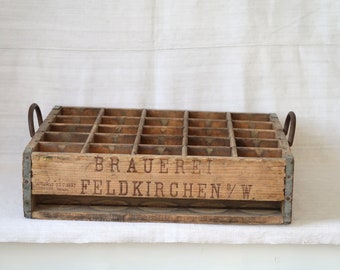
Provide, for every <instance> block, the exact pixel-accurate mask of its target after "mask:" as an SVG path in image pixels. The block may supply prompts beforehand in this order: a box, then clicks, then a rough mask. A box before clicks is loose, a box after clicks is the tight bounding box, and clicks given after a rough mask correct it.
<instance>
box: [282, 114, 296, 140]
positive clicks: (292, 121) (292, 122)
mask: <svg viewBox="0 0 340 270" xmlns="http://www.w3.org/2000/svg"><path fill="white" fill-rule="evenodd" d="M295 128H296V115H295V113H294V112H292V111H291V112H289V113H288V114H287V117H286V121H285V124H284V127H283V132H284V134H285V135H287V133H288V130H289V135H288V144H289V146H292V145H293V142H294V136H295Z"/></svg>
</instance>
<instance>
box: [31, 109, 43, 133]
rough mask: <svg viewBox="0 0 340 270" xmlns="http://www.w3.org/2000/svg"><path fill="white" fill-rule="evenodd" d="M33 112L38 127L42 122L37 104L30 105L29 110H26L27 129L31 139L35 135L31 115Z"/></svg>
mask: <svg viewBox="0 0 340 270" xmlns="http://www.w3.org/2000/svg"><path fill="white" fill-rule="evenodd" d="M34 111H35V113H36V115H37V119H38V124H39V126H40V125H41V124H42V122H43V117H42V114H41V110H40V108H39V106H38V104H36V103H32V104H31V106H30V108H29V110H28V129H29V131H30V135H31V137H33V136H34V134H35V128H34V121H33V113H34Z"/></svg>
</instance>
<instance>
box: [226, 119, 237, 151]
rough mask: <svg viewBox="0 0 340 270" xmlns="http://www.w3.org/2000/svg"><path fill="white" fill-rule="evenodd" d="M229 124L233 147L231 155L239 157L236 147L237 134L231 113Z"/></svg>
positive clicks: (231, 145)
mask: <svg viewBox="0 0 340 270" xmlns="http://www.w3.org/2000/svg"><path fill="white" fill-rule="evenodd" d="M227 125H228V130H229V138H230V147H231V155H232V157H237V149H236V141H235V134H234V128H233V121H232V119H231V113H229V112H228V113H227Z"/></svg>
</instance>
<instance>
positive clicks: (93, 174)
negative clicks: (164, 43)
mask: <svg viewBox="0 0 340 270" xmlns="http://www.w3.org/2000/svg"><path fill="white" fill-rule="evenodd" d="M32 173H33V176H32V193H33V194H51V195H79V196H106V197H148V198H178V199H215V200H216V199H217V200H258V201H282V200H284V178H285V160H284V159H251V158H216V157H181V156H143V155H135V156H130V155H104V154H101V155H99V154H75V153H69V154H67V153H33V154H32Z"/></svg>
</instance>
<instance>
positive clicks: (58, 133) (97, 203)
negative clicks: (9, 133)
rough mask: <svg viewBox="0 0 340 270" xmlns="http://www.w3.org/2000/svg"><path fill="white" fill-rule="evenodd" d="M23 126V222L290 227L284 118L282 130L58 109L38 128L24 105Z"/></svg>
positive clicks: (209, 119) (225, 116) (153, 113)
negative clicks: (26, 135) (26, 137)
mask: <svg viewBox="0 0 340 270" xmlns="http://www.w3.org/2000/svg"><path fill="white" fill-rule="evenodd" d="M34 111H35V112H36V113H37V116H38V121H39V124H40V127H39V129H38V131H37V132H35V131H34V125H33V112H34ZM29 124H30V131H31V136H33V137H32V140H31V141H30V142H29V144H28V145H27V147H26V149H25V151H24V154H23V197H24V214H25V216H26V217H29V218H40V219H74V220H102V221H132V222H135V221H141V222H186V223H216V224H226V223H241V224H282V223H290V222H291V217H292V191H293V168H294V162H293V155H292V153H291V151H290V147H289V144H292V141H293V137H294V131H295V114H294V113H293V112H290V113H289V114H288V116H287V119H286V123H285V128H284V129H283V128H282V126H281V124H280V122H279V120H278V117H277V116H276V114H254V113H230V112H199V111H169V110H146V109H111V108H81V107H60V106H56V107H54V108H53V109H52V111H51V112H50V113H49V115H48V116H47V118H46V119H45V120H44V121H42V117H41V113H40V109H39V107H38V106H37V105H36V104H32V106H31V108H30V110H29ZM288 129H289V140H287V138H286V136H285V135H286V134H287V133H288Z"/></svg>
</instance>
